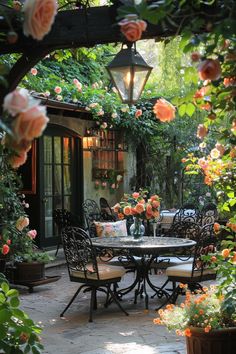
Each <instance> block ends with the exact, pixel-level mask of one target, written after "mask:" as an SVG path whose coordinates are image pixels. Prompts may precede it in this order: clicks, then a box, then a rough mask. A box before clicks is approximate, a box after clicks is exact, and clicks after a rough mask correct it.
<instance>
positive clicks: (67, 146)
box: [63, 138, 71, 164]
mask: <svg viewBox="0 0 236 354" xmlns="http://www.w3.org/2000/svg"><path fill="white" fill-rule="evenodd" d="M63 160H64V163H66V164H69V163H71V138H63Z"/></svg>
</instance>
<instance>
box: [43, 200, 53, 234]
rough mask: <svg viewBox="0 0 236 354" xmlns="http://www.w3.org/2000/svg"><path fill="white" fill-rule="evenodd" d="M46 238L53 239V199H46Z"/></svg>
mask: <svg viewBox="0 0 236 354" xmlns="http://www.w3.org/2000/svg"><path fill="white" fill-rule="evenodd" d="M44 205H45V238H50V237H52V234H53V217H52V198H49V197H48V198H45V204H44Z"/></svg>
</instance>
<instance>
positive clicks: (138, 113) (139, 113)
mask: <svg viewBox="0 0 236 354" xmlns="http://www.w3.org/2000/svg"><path fill="white" fill-rule="evenodd" d="M142 113H143V112H142V110H141V109H137V111H136V112H135V117H136V118H138V117H140V116H141V115H142Z"/></svg>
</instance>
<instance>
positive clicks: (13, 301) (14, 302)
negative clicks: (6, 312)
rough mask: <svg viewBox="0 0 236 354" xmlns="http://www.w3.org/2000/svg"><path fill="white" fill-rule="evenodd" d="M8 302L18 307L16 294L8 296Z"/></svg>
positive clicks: (18, 302)
mask: <svg viewBox="0 0 236 354" xmlns="http://www.w3.org/2000/svg"><path fill="white" fill-rule="evenodd" d="M9 302H10V305H11V306H12V307H18V306H19V305H20V300H19V299H18V297H16V296H14V297H12V298H10V300H9Z"/></svg>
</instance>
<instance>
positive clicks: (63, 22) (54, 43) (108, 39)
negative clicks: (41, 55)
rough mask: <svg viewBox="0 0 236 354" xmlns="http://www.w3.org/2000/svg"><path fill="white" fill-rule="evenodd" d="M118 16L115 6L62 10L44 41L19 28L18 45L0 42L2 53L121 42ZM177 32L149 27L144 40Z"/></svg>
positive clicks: (0, 51)
mask: <svg viewBox="0 0 236 354" xmlns="http://www.w3.org/2000/svg"><path fill="white" fill-rule="evenodd" d="M116 16H117V13H116V6H110V7H108V6H102V7H91V8H88V9H78V10H68V11H61V12H58V14H57V16H56V19H55V22H54V25H53V27H52V30H51V32H50V33H49V34H48V35H47V36H45V38H44V39H43V40H42V41H36V40H33V39H32V38H31V37H25V36H24V35H23V33H22V30H21V29H19V32H18V35H19V38H18V41H17V42H16V43H14V44H9V43H6V42H0V53H1V54H7V53H24V52H29V51H32V50H35V49H37V48H39V47H40V48H42V49H44V50H45V49H47V48H49V49H50V50H55V49H59V48H60V49H65V48H79V47H93V46H94V45H96V44H108V43H116V42H122V40H123V39H124V38H123V37H122V35H121V33H120V29H119V26H118V25H117V20H116ZM0 29H1V27H0ZM174 33H175V30H174V29H171V28H170V29H168V30H164V29H163V27H162V26H158V25H155V26H154V25H150V24H149V25H148V27H147V30H146V31H145V32H144V33H143V36H142V38H143V39H149V38H155V37H167V36H171V35H173V34H174Z"/></svg>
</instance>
